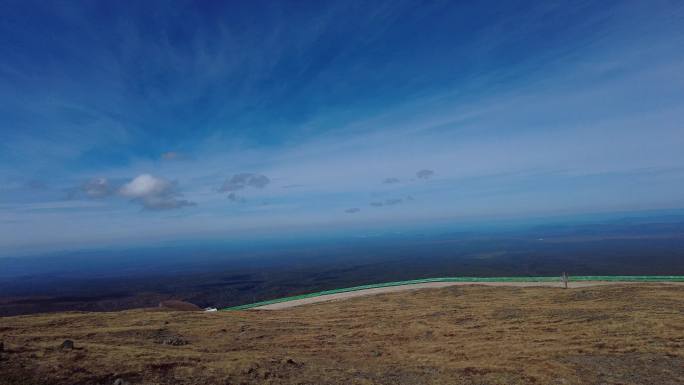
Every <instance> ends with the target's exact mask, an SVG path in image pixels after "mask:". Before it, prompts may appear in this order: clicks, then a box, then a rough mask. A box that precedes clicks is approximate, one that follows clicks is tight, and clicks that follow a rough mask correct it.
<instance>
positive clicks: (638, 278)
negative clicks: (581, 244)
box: [221, 275, 684, 310]
mask: <svg viewBox="0 0 684 385" xmlns="http://www.w3.org/2000/svg"><path fill="white" fill-rule="evenodd" d="M570 281H620V282H684V276H682V275H585V276H576V277H570ZM430 282H474V283H477V282H559V283H560V277H445V278H425V279H414V280H410V281H396V282H385V283H375V284H371V285H361V286H354V287H345V288H342V289H333V290H324V291H318V292H315V293H307V294H301V295H295V296H292V297H283V298H276V299H271V300H267V301H261V302H255V303H249V304H246V305H239V306H231V307H226V308H223V309H221V310H245V309H251V308H255V307H259V306H265V305H271V304H274V303H281V302H287V301H294V300H298V299H305V298H312V297H320V296H324V295H330V294H338V293H347V292H350V291H359V290H366V289H376V288H381V287H390V286H403V285H415V284H418V283H430Z"/></svg>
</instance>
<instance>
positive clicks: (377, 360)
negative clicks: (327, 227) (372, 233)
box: [0, 284, 684, 385]
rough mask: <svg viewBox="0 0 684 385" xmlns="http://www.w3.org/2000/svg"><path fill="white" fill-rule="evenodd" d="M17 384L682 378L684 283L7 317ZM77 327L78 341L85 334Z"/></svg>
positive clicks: (9, 373)
mask: <svg viewBox="0 0 684 385" xmlns="http://www.w3.org/2000/svg"><path fill="white" fill-rule="evenodd" d="M0 340H2V341H3V343H4V351H3V352H2V353H0V360H1V361H0V379H2V380H1V381H0V382H1V383H2V384H3V385H4V384H8V385H9V384H114V383H115V382H117V381H118V384H125V383H130V384H213V383H216V384H490V385H491V384H566V385H572V384H599V383H600V384H660V385H667V384H673V385H674V384H682V383H684V286H682V285H665V284H632V285H615V286H596V287H586V288H576V289H568V290H563V289H560V288H548V287H484V286H453V287H447V288H440V289H424V290H416V291H407V292H397V293H387V294H381V295H375V296H368V297H359V298H353V299H349V300H346V301H339V302H327V303H320V304H314V305H307V306H301V307H295V308H290V309H284V310H277V311H267V310H249V311H231V312H217V313H204V312H197V311H174V310H169V309H138V310H127V311H121V312H106V313H86V312H67V313H54V314H37V315H29V316H16V317H5V318H0ZM65 340H71V341H73V347H71V346H70V345H69V344H68V343H67V344H65V345H64V346H62V345H63V343H64V341H65Z"/></svg>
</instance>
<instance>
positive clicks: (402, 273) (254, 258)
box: [0, 216, 684, 316]
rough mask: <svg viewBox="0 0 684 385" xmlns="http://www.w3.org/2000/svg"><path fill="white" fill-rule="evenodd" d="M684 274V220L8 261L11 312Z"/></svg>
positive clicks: (3, 274) (0, 287) (1, 282)
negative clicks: (372, 286) (408, 282)
mask: <svg viewBox="0 0 684 385" xmlns="http://www.w3.org/2000/svg"><path fill="white" fill-rule="evenodd" d="M563 271H565V272H568V273H569V274H570V275H684V218H683V217H679V216H677V217H659V218H648V219H639V220H635V219H622V220H613V221H607V222H591V223H580V224H568V223H565V224H548V225H534V226H526V227H523V228H508V229H503V230H501V229H499V230H491V231H487V230H474V231H463V230H458V231H450V230H449V229H443V231H434V229H433V230H432V231H431V232H425V233H420V232H414V233H402V234H385V235H376V236H369V237H347V238H345V237H339V238H330V239H326V240H324V241H323V240H318V241H307V242H293V241H288V242H286V241H271V242H268V243H261V244H257V243H251V244H242V243H238V244H231V245H227V244H224V245H222V244H212V245H188V246H184V247H178V246H174V247H157V248H154V247H150V248H145V249H142V248H141V249H129V250H124V249H121V250H117V251H112V250H108V251H99V250H91V251H81V252H73V253H61V254H53V255H43V256H25V257H16V258H11V257H10V258H0V315H3V316H9V315H19V314H30V313H37V312H55V311H68V310H82V311H112V310H123V309H131V308H140V307H150V306H157V305H158V303H159V302H160V301H163V300H167V299H179V300H183V301H188V302H191V303H194V304H197V305H199V306H202V307H205V306H215V307H222V306H231V305H238V304H244V303H249V302H254V301H260V300H265V299H271V298H277V297H282V296H289V295H296V294H302V293H307V292H312V291H319V290H326V289H334V288H340V287H347V286H354V285H362V284H369V283H378V282H386V281H394V280H405V279H418V278H428V277H444V276H479V277H482V276H555V275H559V274H560V273H561V272H563Z"/></svg>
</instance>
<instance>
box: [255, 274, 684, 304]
mask: <svg viewBox="0 0 684 385" xmlns="http://www.w3.org/2000/svg"><path fill="white" fill-rule="evenodd" d="M634 283H642V284H643V282H631V281H630V282H626V281H580V282H570V283H569V284H568V288H580V287H590V286H600V285H618V284H621V285H624V284H634ZM662 283H667V284H672V285H684V282H662ZM465 285H481V286H515V287H532V286H543V287H562V284H561V283H560V280H559V282H428V283H416V284H412V285H401V286H388V287H378V288H374V289H365V290H357V291H348V292H346V293H336V294H328V295H322V296H318V297H311V298H303V299H296V300H292V301H287V302H280V303H274V304H270V305H264V306H258V307H255V308H253V309H255V310H281V309H287V308H291V307H295V306H302V305H309V304H314V303H319V302H327V301H340V300H345V299H349V298H355V297H363V296H367V295H375V294H384V293H396V292H399V291H407V290H417V289H436V288H441V287H448V286H465Z"/></svg>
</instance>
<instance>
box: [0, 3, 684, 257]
mask: <svg viewBox="0 0 684 385" xmlns="http://www.w3.org/2000/svg"><path fill="white" fill-rule="evenodd" d="M218 3H219V2H181V1H177V2H166V1H164V2H153V1H144V2H140V1H137V2H125V1H117V2H89V1H68V2H66V1H65V2H32V1H0V58H1V59H0V116H2V119H0V249H4V250H5V251H8V250H9V251H10V252H13V251H15V250H17V251H20V250H32V249H39V248H42V249H50V248H65V247H74V248H75V247H81V246H85V245H98V244H112V243H116V244H126V243H127V242H134V241H135V242H138V241H155V240H160V239H180V238H182V239H193V238H197V237H215V238H219V239H220V238H231V237H241V236H243V235H244V234H259V233H288V232H293V231H303V232H309V233H315V232H316V231H320V230H321V229H324V228H326V229H327V228H341V229H349V228H352V229H353V228H363V227H364V226H370V225H374V226H380V227H382V226H391V225H402V226H410V225H411V224H414V223H426V222H427V223H429V222H430V221H436V220H444V219H453V220H464V221H467V220H470V219H478V220H480V219H482V218H505V217H530V216H543V215H558V214H572V213H586V212H606V211H630V210H652V209H669V208H682V207H684V194H682V192H683V191H684V151H683V150H682V148H684V126H683V124H684V103H682V101H684V71H682V68H684V49H683V47H684V4H682V3H681V2H677V1H649V2H644V1H600V2H599V1H591V2H590V1H588V2H583V1H567V2H563V1H555V2H524V1H523V2H512V1H492V2H458V1H435V2H408V1H388V2H381V1H374V2H354V1H345V2H279V3H276V2H260V1H253V2H221V3H222V4H218Z"/></svg>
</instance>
